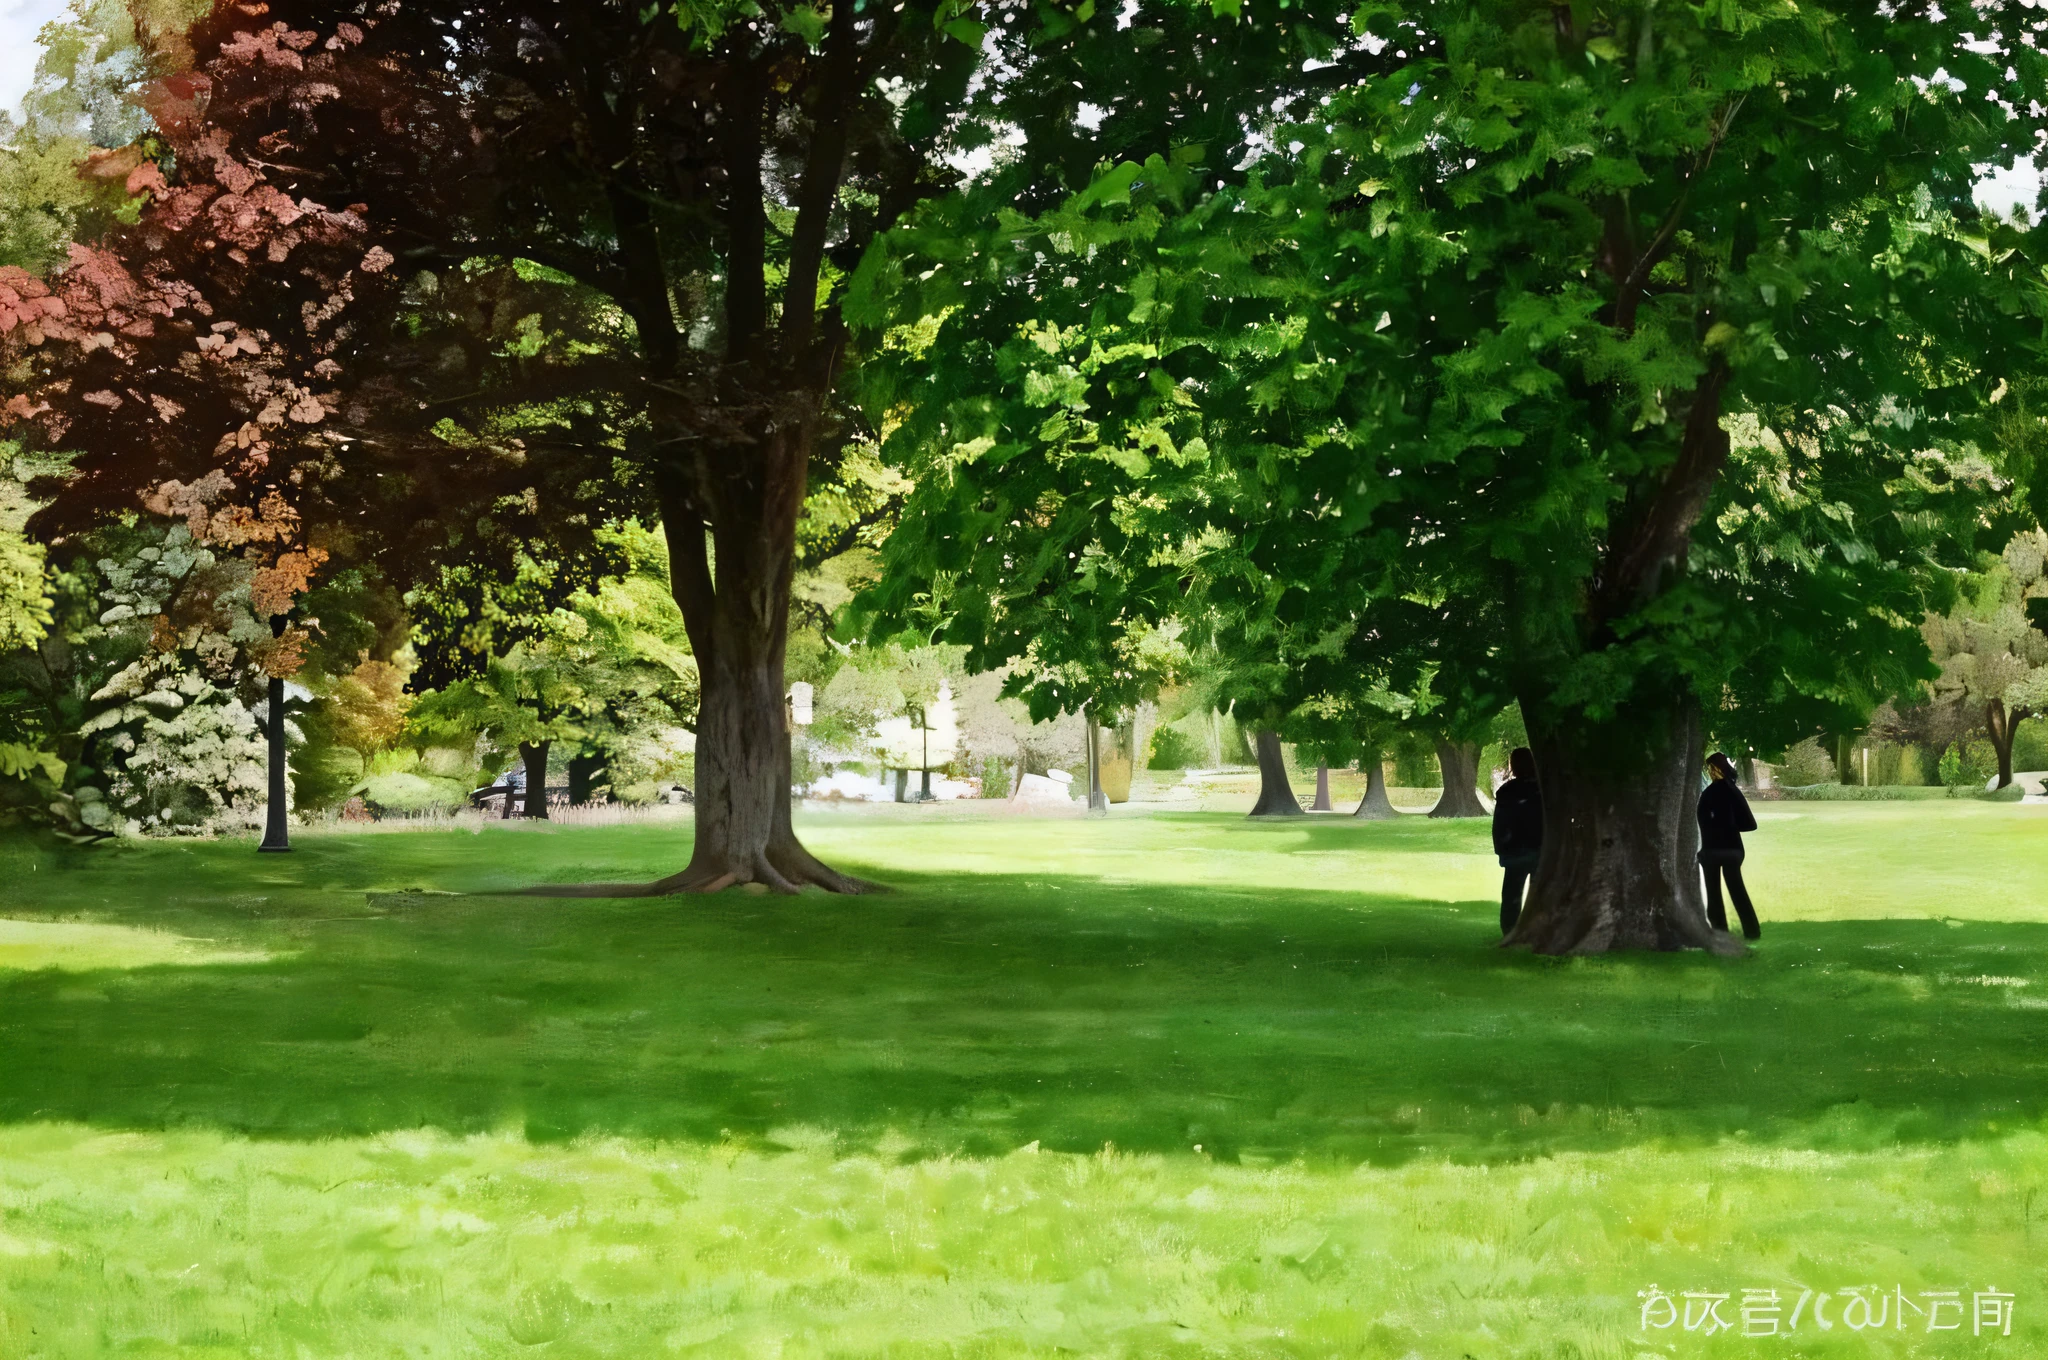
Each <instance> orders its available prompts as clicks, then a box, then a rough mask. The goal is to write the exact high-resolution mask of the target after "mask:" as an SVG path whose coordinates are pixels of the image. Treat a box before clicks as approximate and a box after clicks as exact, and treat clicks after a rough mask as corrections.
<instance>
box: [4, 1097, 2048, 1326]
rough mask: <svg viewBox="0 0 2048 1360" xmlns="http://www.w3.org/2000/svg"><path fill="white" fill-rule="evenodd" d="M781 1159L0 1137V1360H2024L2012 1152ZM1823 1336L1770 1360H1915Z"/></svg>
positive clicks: (713, 1149)
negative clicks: (1654, 1301)
mask: <svg viewBox="0 0 2048 1360" xmlns="http://www.w3.org/2000/svg"><path fill="white" fill-rule="evenodd" d="M781 1132H782V1133H784V1134H786V1135H787V1141H788V1142H789V1143H790V1144H797V1145H800V1146H797V1147H795V1148H794V1149H793V1150H790V1151H786V1152H779V1153H778V1152H766V1151H758V1150H745V1149H742V1148H739V1147H734V1146H722V1145H716V1144H713V1145H704V1144H678V1143H665V1142H657V1141H648V1140H637V1139H621V1138H597V1137H590V1138H583V1139H578V1140H576V1141H574V1142H572V1143H568V1144H555V1145H534V1144H530V1143H528V1142H527V1141H526V1140H525V1139H524V1138H522V1137H520V1136H518V1135H516V1134H510V1133H503V1134H478V1135H472V1136H469V1137H460V1138H458V1137H452V1136H448V1135H445V1134H439V1133H434V1132H429V1131H411V1132H400V1133H386V1134H379V1135H374V1136H370V1137H364V1138H348V1139H322V1140H316V1141H311V1142H270V1141H251V1140H244V1139H239V1138H233V1137H227V1136H223V1135H220V1134H215V1133H204V1132H187V1133H168V1134H156V1135H137V1134H111V1135H110V1134H105V1133H101V1132H98V1131H95V1130H91V1129H88V1128H84V1127H81V1126H78V1125H29V1126H17V1127H15V1128H12V1129H8V1130H6V1131H4V1132H0V1353H5V1354H8V1355H10V1356H11V1355H24V1356H73V1355H76V1356H85V1355H101V1354H114V1353H120V1354H164V1355H171V1354H176V1355H179V1356H186V1355H195V1354H196V1355H213V1354H220V1355H236V1356H252V1355H255V1356H271V1355H278V1356H283V1355H298V1354H311V1355H349V1354H354V1355H366V1356H367V1355H400V1354H404V1355H410V1356H450V1357H453V1356H465V1357H468V1356H497V1355H518V1354H533V1353H537V1352H535V1351H533V1350H530V1349H529V1348H535V1347H543V1346H545V1347H547V1348H548V1349H547V1350H545V1351H544V1352H538V1353H544V1354H547V1355H577V1356H599V1355H608V1356H612V1355H634V1356H642V1355H702V1356H719V1357H746V1356H768V1355H776V1356H784V1357H795V1356H827V1355H829V1356H865V1355H876V1356H880V1355H889V1356H896V1355H906V1354H907V1355H933V1356H937V1355H964V1356H1006V1357H1007V1356H1041V1355H1043V1356H1053V1355H1087V1356H1125V1357H1141V1356H1142V1357H1149V1356H1189V1357H1193V1356H1245V1357H1252V1356H1272V1357H1295V1356H1301V1357H1308V1356H1315V1357H1322V1356H1330V1355H1337V1356H1343V1357H1346V1360H1352V1358H1354V1357H1388V1358H1389V1360H1392V1358H1393V1357H1405V1356H1408V1355H1426V1356H1438V1355H1442V1356H1459V1355H1470V1356H1473V1357H1475V1360H1477V1358H1478V1357H1509V1356H1515V1357H1520V1356H1544V1357H1549V1356H1553V1355H1563V1354H1577V1355H1583V1356H1588V1357H1591V1356H1615V1355H1632V1354H1634V1353H1635V1352H1634V1350H1633V1349H1631V1348H1629V1346H1628V1343H1631V1342H1645V1343H1648V1345H1649V1347H1650V1348H1651V1350H1652V1353H1656V1354H1669V1353H1671V1352H1670V1351H1669V1347H1670V1345H1671V1344H1673V1343H1678V1344H1682V1345H1683V1346H1684V1347H1685V1351H1684V1353H1685V1354H1688V1355H1701V1356H1709V1357H1713V1356H1735V1355H1751V1354H1755V1353H1756V1351H1755V1350H1754V1349H1753V1348H1754V1347H1755V1346H1756V1344H1757V1343H1756V1342H1755V1341H1753V1340H1745V1339H1744V1338H1743V1337H1742V1336H1741V1333H1740V1327H1739V1321H1738V1320H1739V1318H1740V1313H1739V1311H1738V1307H1737V1306H1736V1305H1735V1304H1734V1303H1733V1302H1731V1305H1730V1306H1727V1307H1726V1308H1724V1310H1723V1316H1724V1317H1725V1318H1727V1319H1729V1320H1731V1321H1738V1325H1737V1327H1736V1328H1735V1329H1734V1330H1732V1331H1729V1332H1726V1333H1721V1334H1717V1335H1716V1336H1714V1337H1713V1338H1712V1339H1709V1338H1707V1337H1706V1336H1704V1335H1701V1334H1699V1333H1698V1332H1697V1331H1696V1332H1694V1333H1692V1334H1688V1333H1686V1332H1685V1330H1684V1329H1683V1327H1682V1326H1673V1327H1671V1328H1669V1329H1667V1330H1655V1329H1645V1328H1644V1326H1643V1322H1642V1319H1643V1313H1642V1307H1641V1302H1640V1300H1639V1298H1638V1295H1637V1291H1638V1290H1643V1289H1646V1288H1648V1287H1649V1286H1651V1285H1656V1286H1658V1287H1660V1288H1662V1289H1664V1290H1666V1291H1669V1292H1670V1293H1672V1294H1673V1295H1678V1294H1680V1293H1682V1292H1683V1291H1694V1292H1704V1293H1720V1292H1725V1293H1728V1294H1730V1295H1731V1296H1732V1300H1738V1301H1739V1300H1740V1299H1741V1297H1742V1294H1741V1291H1742V1290H1744V1289H1745V1288H1768V1289H1775V1290H1777V1291H1778V1292H1779V1294H1780V1296H1781V1298H1782V1299H1784V1301H1785V1302H1786V1303H1787V1305H1788V1307H1787V1308H1786V1310H1785V1314H1786V1315H1787V1316H1789V1313H1790V1308H1789V1304H1790V1303H1791V1301H1793V1300H1795V1299H1797V1298H1798V1297H1799V1296H1800V1293H1801V1292H1802V1291H1803V1290H1806V1291H1812V1292H1813V1293H1815V1294H1816V1295H1817V1294H1818V1293H1820V1292H1831V1293H1833V1294H1834V1295H1835V1296H1836V1297H1837V1298H1838V1299H1840V1298H1841V1297H1842V1293H1841V1291H1843V1290H1845V1289H1847V1288H1851V1287H1855V1286H1864V1285H1870V1284H1878V1285H1880V1286H1882V1287H1883V1288H1885V1289H1888V1290H1889V1289H1893V1288H1903V1289H1904V1290H1905V1291H1906V1292H1907V1294H1908V1295H1909V1296H1917V1294H1918V1291H1920V1290H1923V1289H1951V1288H1961V1290H1962V1291H1963V1296H1964V1297H1965V1298H1968V1297H1969V1295H1970V1294H1971V1293H1972V1292H1973V1291H1975V1290H1978V1289H1985V1288H1989V1287H1992V1286H1996V1287H1998V1288H1999V1289H2000V1290H2002V1291H2006V1292H2011V1293H2014V1294H2016V1296H2017V1297H2018V1298H2019V1299H2020V1301H2021V1306H2020V1307H2019V1309H2018V1310H2017V1312H2016V1317H2015V1324H2016V1325H2015V1327H2014V1331H2013V1335H2012V1337H2011V1338H2010V1340H2006V1341H2004V1345H2005V1346H2006V1348H2007V1349H2006V1351H2004V1352H2001V1353H2010V1354H2014V1355H2019V1354H2039V1353H2041V1346H2042V1344H2043V1343H2044V1342H2048V1307H2044V1306H2043V1305H2044V1304H2048V1291H2044V1284H2048V1276H2044V1272H2043V1270H2042V1268H2041V1266H2040V1265H2039V1263H2038V1253H2032V1252H2029V1251H2028V1249H2027V1240H2028V1234H2029V1232H2030V1231H2031V1217H2030V1214H2031V1208H2032V1205H2033V1204H2034V1202H2035V1200H2036V1199H2037V1198H2038V1193H2039V1187H2040V1186H2041V1184H2042V1182H2043V1180H2044V1177H2048V1140H2044V1139H2043V1138H2042V1137H2041V1136H2040V1135H2038V1134H2034V1133H2026V1134H2019V1135H2014V1136H2009V1137H2006V1138H2004V1139H2003V1140H1999V1141H1992V1142H1983V1143H1973V1144H1966V1145H1964V1146H1962V1147H1960V1148H1951V1149H1942V1150H1934V1149H1928V1150H1923V1151H1917V1152H1905V1153H1898V1152H1879V1153H1850V1154H1824V1153H1800V1152H1787V1151H1783V1150H1775V1149H1766V1148H1758V1147H1754V1146H1748V1145H1743V1144H1740V1143H1737V1144H1728V1145H1722V1146H1720V1147H1716V1148H1714V1149H1711V1150H1710V1151H1709V1152H1708V1154H1707V1155H1706V1156H1700V1155H1698V1154H1697V1153H1696V1152H1691V1151H1688V1152H1676V1151H1669V1150H1662V1149H1657V1148H1630V1149H1625V1150H1621V1151H1616V1152H1610V1153H1568V1154H1562V1155H1559V1156H1556V1157H1549V1158H1543V1159H1540V1160H1537V1161H1535V1162H1529V1163H1521V1164H1515V1165H1508V1166H1497V1167H1486V1166H1461V1165H1453V1164H1448V1163H1443V1162H1434V1161H1423V1162H1414V1163H1411V1164H1409V1165H1407V1166H1404V1167H1399V1168H1374V1167H1360V1168H1355V1169H1341V1168H1329V1167H1325V1168H1314V1167H1308V1166H1304V1165H1301V1164H1290V1165H1285V1166H1276V1167H1266V1168H1254V1167H1245V1166H1229V1165H1222V1164H1217V1163H1215V1162H1212V1161H1210V1160H1209V1159H1207V1158H1206V1157H1204V1156H1201V1155H1199V1154H1195V1153H1193V1152H1192V1151H1189V1152H1187V1153H1181V1154H1166V1155H1160V1154H1144V1155H1131V1154H1125V1153H1120V1152H1117V1151H1114V1150H1110V1149H1105V1150H1103V1151H1101V1152H1098V1153H1094V1154H1086V1153H1079V1154H1076V1153H1054V1152H1041V1151H1039V1150H1037V1149H1036V1148H1035V1147H1034V1148H1026V1149H1022V1150H1019V1151H1016V1152H1013V1153H1011V1154H1009V1155H1006V1156H993V1157H961V1156H938V1157H922V1158H913V1159H911V1160H903V1159H902V1157H903V1155H904V1153H905V1151H906V1150H907V1149H908V1148H909V1146H910V1141H909V1140H907V1139H904V1140H885V1142H893V1147H894V1151H891V1149H890V1148H889V1147H884V1148H882V1149H879V1150H873V1151H869V1152H866V1153H861V1154H855V1155H845V1154H844V1153H842V1152H839V1151H836V1150H835V1147H834V1139H833V1137H832V1135H831V1133H830V1132H829V1131H827V1130H822V1129H816V1128H807V1129H789V1130H783V1131H781ZM2028 1305H2031V1306H2028ZM1840 1319H1841V1310H1840V1306H1839V1305H1837V1307H1836V1310H1835V1313H1834V1321H1835V1324H1836V1325H1835V1326H1834V1327H1833V1328H1832V1330H1831V1331H1830V1332H1827V1333H1823V1332H1821V1331H1819V1330H1817V1329H1816V1328H1815V1327H1814V1326H1813V1323H1812V1320H1811V1317H1810V1316H1809V1317H1808V1318H1807V1320H1806V1324H1805V1325H1804V1326H1803V1327H1801V1328H1799V1329H1797V1333H1796V1336H1797V1343H1796V1345H1794V1342H1793V1337H1792V1336H1785V1337H1781V1339H1780V1343H1779V1344H1783V1345H1794V1351H1788V1353H1794V1352H1795V1351H1796V1353H1797V1354H1800V1355H1805V1356H1823V1355H1825V1356H1833V1355H1842V1356H1859V1357H1860V1356H1867V1355H1892V1354H1898V1355H1905V1354H1909V1353H1913V1354H1917V1353H1920V1352H1919V1351H1916V1350H1912V1349H1911V1347H1912V1346H1913V1345H1914V1344H1915V1343H1925V1342H1926V1337H1925V1336H1921V1335H1913V1334H1907V1335H1892V1334H1889V1332H1888V1333H1887V1334H1886V1335H1884V1336H1883V1337H1882V1338H1881V1339H1879V1338H1875V1337H1873V1336H1859V1335H1857V1334H1856V1333H1855V1332H1852V1331H1851V1330H1850V1329H1849V1328H1847V1327H1845V1326H1842V1325H1841V1322H1840ZM1873 1347H1874V1348H1873ZM1887 1347H1891V1349H1887ZM1746 1348H1747V1349H1746ZM1972 1353H1974V1352H1972Z"/></svg>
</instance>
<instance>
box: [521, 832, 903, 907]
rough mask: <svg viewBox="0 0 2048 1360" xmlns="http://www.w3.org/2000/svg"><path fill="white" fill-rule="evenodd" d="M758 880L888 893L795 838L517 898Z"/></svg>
mask: <svg viewBox="0 0 2048 1360" xmlns="http://www.w3.org/2000/svg"><path fill="white" fill-rule="evenodd" d="M748 883H758V884H760V885H761V886H762V887H764V888H767V889H768V890H769V891H770V892H773V893H776V894H779V895H781V896H785V897H793V896H795V895H796V894H797V893H799V892H802V891H803V890H804V889H805V888H822V889H824V890H825V891H826V892H831V893H847V894H853V895H858V894H863V893H878V892H886V891H888V890H887V889H886V888H885V887H883V886H882V885H881V884H879V883H870V882H868V881H867V880H866V879H862V878H855V877H853V876H852V875H851V874H842V873H840V872H839V871H838V870H837V869H833V868H830V867H829V866H827V865H825V864H823V863H821V862H820V861H819V860H818V858H817V857H816V856H815V855H813V854H811V852H810V851H808V850H806V849H804V848H803V846H802V845H801V844H800V843H798V842H796V841H794V840H791V841H785V842H782V843H780V844H777V845H772V846H770V847H769V848H768V849H767V850H765V851H762V852H761V853H759V854H755V855H751V856H748V857H746V859H745V860H744V861H742V862H739V863H735V862H734V860H733V858H732V857H731V856H727V855H722V854H718V855H710V856H705V857H701V858H700V857H695V856H693V857H692V858H691V860H690V865H689V867H688V868H686V869H684V870H683V871H682V872H680V873H675V874H670V875H669V876H668V877H667V878H657V879H655V880H654V881H653V882H652V883H541V884H536V885H535V886H533V887H531V888H522V889H520V890H519V891H518V892H516V893H514V894H512V895H513V896H515V897H677V896H696V895H702V894H709V893H716V892H723V891H725V890H726V889H727V888H733V887H739V886H741V885H743V884H748Z"/></svg>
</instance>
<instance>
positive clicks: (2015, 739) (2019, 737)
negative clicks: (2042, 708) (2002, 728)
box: [2012, 718, 2048, 770]
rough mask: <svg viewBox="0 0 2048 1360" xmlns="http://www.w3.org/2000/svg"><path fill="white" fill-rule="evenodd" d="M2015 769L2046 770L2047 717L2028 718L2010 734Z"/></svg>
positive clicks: (2047, 759) (2047, 749)
mask: <svg viewBox="0 0 2048 1360" xmlns="http://www.w3.org/2000/svg"><path fill="white" fill-rule="evenodd" d="M2012 767H2013V768H2014V769H2015V770H2048V718H2029V719H2027V721H2025V722H2023V723H2021V724H2020V726H2019V730H2018V731H2017V732H2015V733H2013V735H2012Z"/></svg>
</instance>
